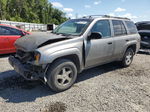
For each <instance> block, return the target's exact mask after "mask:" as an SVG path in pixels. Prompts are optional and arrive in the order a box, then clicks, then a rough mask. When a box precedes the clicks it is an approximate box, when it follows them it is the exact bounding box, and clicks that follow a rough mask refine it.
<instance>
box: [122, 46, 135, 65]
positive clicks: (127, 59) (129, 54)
mask: <svg viewBox="0 0 150 112" xmlns="http://www.w3.org/2000/svg"><path fill="white" fill-rule="evenodd" d="M133 57H134V51H133V49H132V48H128V49H127V50H126V52H125V54H124V57H123V60H122V61H121V65H122V66H123V67H128V66H130V65H131V63H132V61H133Z"/></svg>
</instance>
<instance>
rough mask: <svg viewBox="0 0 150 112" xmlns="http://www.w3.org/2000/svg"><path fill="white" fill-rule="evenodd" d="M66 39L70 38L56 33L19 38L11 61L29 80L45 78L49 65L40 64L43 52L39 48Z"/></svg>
mask: <svg viewBox="0 0 150 112" xmlns="http://www.w3.org/2000/svg"><path fill="white" fill-rule="evenodd" d="M66 39H69V38H67V37H66V36H62V35H55V34H49V35H48V34H45V35H41V34H38V35H37V34H33V35H27V36H24V37H22V38H19V39H18V40H17V41H16V42H15V47H16V49H17V52H16V54H15V56H10V57H9V63H10V64H11V65H12V66H13V68H14V69H15V71H16V72H17V73H19V74H21V75H22V76H23V77H24V78H25V79H27V80H37V79H44V76H45V71H46V66H47V65H40V64H39V60H40V56H41V54H40V53H39V52H37V49H38V48H40V47H44V46H47V45H50V44H53V43H56V42H59V41H63V40H66Z"/></svg>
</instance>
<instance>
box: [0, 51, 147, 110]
mask: <svg viewBox="0 0 150 112" xmlns="http://www.w3.org/2000/svg"><path fill="white" fill-rule="evenodd" d="M7 60H8V55H4V56H0V112H150V86H149V85H150V55H149V54H143V53H140V54H137V55H136V56H135V58H134V61H133V64H132V65H131V66H130V67H128V68H121V67H120V66H119V65H118V63H111V64H107V65H104V66H99V67H96V68H92V69H89V70H86V71H84V72H83V73H81V74H79V76H78V79H77V82H76V83H75V85H74V86H73V87H72V88H70V89H69V90H67V91H64V92H61V93H55V92H52V91H51V90H50V89H49V87H48V86H46V85H44V84H43V83H41V82H39V81H34V82H31V81H26V80H25V79H24V78H22V77H21V76H20V75H19V74H17V73H16V72H15V71H14V70H13V68H12V67H11V66H10V65H9V63H8V61H7Z"/></svg>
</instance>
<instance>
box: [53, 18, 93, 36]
mask: <svg viewBox="0 0 150 112" xmlns="http://www.w3.org/2000/svg"><path fill="white" fill-rule="evenodd" d="M90 23H91V20H90V19H72V20H68V21H67V22H65V23H63V24H61V25H60V26H58V27H57V28H56V29H55V30H54V31H53V33H56V34H64V35H74V36H78V35H81V34H82V33H83V32H84V31H85V30H86V28H87V27H88V25H89V24H90Z"/></svg>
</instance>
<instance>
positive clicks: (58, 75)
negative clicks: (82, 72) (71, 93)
mask: <svg viewBox="0 0 150 112" xmlns="http://www.w3.org/2000/svg"><path fill="white" fill-rule="evenodd" d="M76 78H77V68H76V66H75V64H74V63H73V62H72V61H70V60H67V59H59V60H57V61H56V62H54V63H53V64H52V66H51V67H50V68H49V69H48V71H47V83H48V85H49V87H50V88H51V89H52V90H53V91H55V92H61V91H64V90H67V89H69V88H70V87H71V86H72V85H73V84H74V83H75V81H76Z"/></svg>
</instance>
